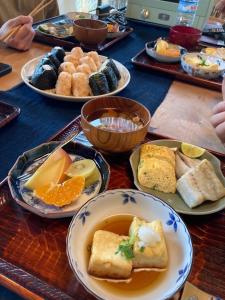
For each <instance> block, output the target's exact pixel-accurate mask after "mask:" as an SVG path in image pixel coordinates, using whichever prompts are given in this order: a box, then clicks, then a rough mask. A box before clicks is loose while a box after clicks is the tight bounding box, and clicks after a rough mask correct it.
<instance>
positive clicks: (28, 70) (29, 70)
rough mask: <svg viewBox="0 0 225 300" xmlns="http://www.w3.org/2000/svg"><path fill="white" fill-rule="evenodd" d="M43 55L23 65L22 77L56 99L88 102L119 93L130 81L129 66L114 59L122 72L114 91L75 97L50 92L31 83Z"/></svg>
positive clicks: (28, 84)
mask: <svg viewBox="0 0 225 300" xmlns="http://www.w3.org/2000/svg"><path fill="white" fill-rule="evenodd" d="M43 56H44V55H42V56H39V57H36V58H34V59H32V60H30V61H28V62H27V63H26V64H25V65H24V66H23V68H22V70H21V77H22V79H23V81H24V83H25V84H26V85H27V86H29V87H30V88H31V89H32V90H34V91H35V92H37V93H39V94H41V95H43V96H45V97H49V98H53V99H55V100H59V101H72V102H86V101H88V100H90V99H95V98H99V97H102V96H111V95H115V94H118V93H119V92H121V91H122V90H123V89H125V87H126V86H127V85H128V84H129V82H130V72H129V71H128V70H127V68H126V67H125V66H124V65H123V64H121V63H120V62H118V61H116V60H114V62H115V64H116V66H117V68H118V69H119V71H120V74H121V79H120V81H119V86H118V88H117V89H116V90H115V91H113V92H111V93H108V94H104V95H99V96H88V97H74V96H62V95H56V94H55V93H53V92H49V91H46V90H40V89H38V88H36V87H34V86H33V85H32V84H30V81H29V78H30V76H31V75H32V74H33V72H34V69H35V67H36V65H37V64H38V62H39V61H40V60H41V58H42V57H43ZM100 58H101V60H102V62H103V61H104V60H106V59H107V57H106V56H102V55H100Z"/></svg>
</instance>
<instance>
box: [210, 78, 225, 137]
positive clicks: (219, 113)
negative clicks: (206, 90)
mask: <svg viewBox="0 0 225 300" xmlns="http://www.w3.org/2000/svg"><path fill="white" fill-rule="evenodd" d="M222 93H223V101H221V102H219V103H218V104H217V105H215V106H214V108H213V110H212V113H213V115H212V117H211V123H212V125H213V126H214V127H215V130H216V134H217V135H218V136H219V138H220V139H221V141H222V142H223V143H225V79H224V80H223V85H222Z"/></svg>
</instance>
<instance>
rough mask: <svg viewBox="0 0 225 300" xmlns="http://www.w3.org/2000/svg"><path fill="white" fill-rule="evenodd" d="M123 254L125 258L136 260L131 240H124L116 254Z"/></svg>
mask: <svg viewBox="0 0 225 300" xmlns="http://www.w3.org/2000/svg"><path fill="white" fill-rule="evenodd" d="M118 253H121V255H122V256H124V257H125V258H126V259H128V260H129V259H132V258H134V253H133V243H131V241H130V239H129V240H123V241H122V242H121V243H120V244H119V246H118V249H117V250H116V252H115V254H118Z"/></svg>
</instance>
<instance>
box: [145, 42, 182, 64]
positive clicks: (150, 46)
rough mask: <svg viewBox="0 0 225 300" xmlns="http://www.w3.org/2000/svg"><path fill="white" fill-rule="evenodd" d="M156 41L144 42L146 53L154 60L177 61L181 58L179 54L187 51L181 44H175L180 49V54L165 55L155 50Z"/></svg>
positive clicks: (163, 61)
mask: <svg viewBox="0 0 225 300" xmlns="http://www.w3.org/2000/svg"><path fill="white" fill-rule="evenodd" d="M155 45H156V41H153V42H148V43H146V44H145V49H146V53H147V54H148V55H149V56H150V57H152V58H154V59H155V60H157V61H159V62H162V63H177V62H179V61H180V59H181V55H183V54H184V53H186V52H187V50H186V49H185V48H183V47H181V46H177V48H178V49H179V50H180V55H179V56H178V57H170V56H166V55H160V54H158V53H157V52H156V50H155Z"/></svg>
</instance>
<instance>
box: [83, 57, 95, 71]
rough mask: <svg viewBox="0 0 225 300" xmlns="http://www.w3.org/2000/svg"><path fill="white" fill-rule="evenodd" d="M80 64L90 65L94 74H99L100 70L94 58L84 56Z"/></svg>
mask: <svg viewBox="0 0 225 300" xmlns="http://www.w3.org/2000/svg"><path fill="white" fill-rule="evenodd" d="M80 64H87V65H89V67H90V69H91V71H92V72H97V71H98V68H97V66H96V64H95V62H94V60H93V58H91V57H90V56H84V57H82V58H81V59H80Z"/></svg>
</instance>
